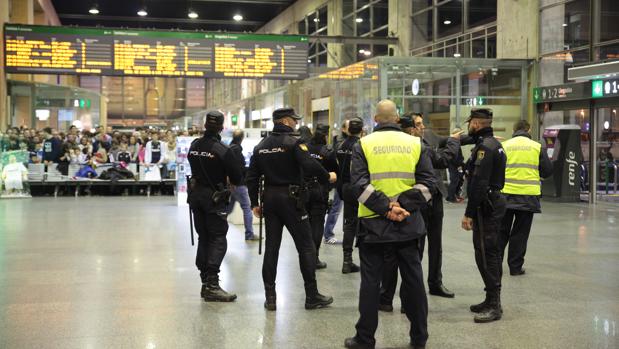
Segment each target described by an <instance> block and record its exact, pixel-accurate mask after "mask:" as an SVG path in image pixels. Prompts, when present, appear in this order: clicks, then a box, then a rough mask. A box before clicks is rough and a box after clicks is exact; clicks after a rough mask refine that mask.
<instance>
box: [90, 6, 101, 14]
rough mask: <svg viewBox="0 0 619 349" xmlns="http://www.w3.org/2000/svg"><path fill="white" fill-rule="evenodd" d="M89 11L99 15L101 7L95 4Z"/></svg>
mask: <svg viewBox="0 0 619 349" xmlns="http://www.w3.org/2000/svg"><path fill="white" fill-rule="evenodd" d="M88 13H90V14H91V15H98V14H99V9H98V8H97V7H96V6H93V7H92V8H91V9H90V10H88Z"/></svg>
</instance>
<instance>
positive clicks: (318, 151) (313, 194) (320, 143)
mask: <svg viewBox="0 0 619 349" xmlns="http://www.w3.org/2000/svg"><path fill="white" fill-rule="evenodd" d="M327 137H329V126H328V125H324V124H318V125H316V130H315V131H314V135H313V136H312V139H311V140H310V141H309V142H308V143H307V148H308V149H309V153H310V156H311V157H313V158H314V159H316V160H318V162H319V163H320V164H321V165H322V167H323V168H324V169H325V170H327V172H334V173H337V172H338V167H337V158H336V157H335V152H334V151H333V149H332V148H329V147H328V146H327ZM305 183H306V186H307V190H308V193H309V200H308V202H307V205H306V208H307V212H308V213H309V221H310V226H311V227H312V238H313V239H314V246H316V269H324V268H326V267H327V263H325V262H323V261H321V260H320V258H319V257H318V256H319V254H320V252H319V250H320V242H321V241H322V236H323V235H324V227H325V215H326V214H327V209H328V206H329V190H330V188H329V185H328V184H326V185H324V184H321V183H320V182H319V181H318V178H316V177H313V176H305Z"/></svg>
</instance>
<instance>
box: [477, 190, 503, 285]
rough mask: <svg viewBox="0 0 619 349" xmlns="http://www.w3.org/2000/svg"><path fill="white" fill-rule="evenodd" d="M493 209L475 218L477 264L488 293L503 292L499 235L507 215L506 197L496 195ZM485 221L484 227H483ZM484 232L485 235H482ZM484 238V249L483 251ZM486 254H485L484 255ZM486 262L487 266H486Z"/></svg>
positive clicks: (483, 211)
mask: <svg viewBox="0 0 619 349" xmlns="http://www.w3.org/2000/svg"><path fill="white" fill-rule="evenodd" d="M492 203H493V209H486V210H484V209H482V210H480V211H481V212H482V217H479V215H478V214H477V215H475V217H472V218H473V246H474V248H475V262H476V263H477V269H479V273H480V274H481V278H482V279H483V280H484V286H485V290H486V292H490V293H497V294H500V292H501V248H500V245H499V234H500V229H501V220H502V219H503V216H504V215H505V197H504V196H503V195H500V194H498V195H496V196H495V198H493V200H492ZM481 221H483V226H481V224H480V223H481ZM482 230H483V233H482ZM482 236H483V244H484V246H483V247H484V248H483V250H484V251H482ZM484 252H485V253H484ZM484 260H485V265H484Z"/></svg>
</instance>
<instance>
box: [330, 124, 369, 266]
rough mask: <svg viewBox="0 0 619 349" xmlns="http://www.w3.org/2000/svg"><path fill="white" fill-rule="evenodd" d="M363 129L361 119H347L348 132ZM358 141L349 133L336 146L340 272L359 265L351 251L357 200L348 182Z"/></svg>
mask: <svg viewBox="0 0 619 349" xmlns="http://www.w3.org/2000/svg"><path fill="white" fill-rule="evenodd" d="M362 129H363V120H361V119H359V118H354V119H351V120H349V121H348V132H349V133H353V134H359V133H361V131H362ZM357 143H359V137H358V136H354V135H349V136H347V137H346V139H344V141H343V142H341V143H340V144H339V145H338V146H337V148H336V156H337V162H338V165H339V172H338V176H337V191H338V195H339V196H340V198H341V199H342V201H343V202H344V224H343V227H342V230H343V231H344V239H343V240H342V248H343V250H344V262H343V264H342V273H344V274H348V273H355V272H358V271H359V266H357V265H356V264H354V263H353V260H352V251H353V244H354V241H355V237H356V236H357V231H358V230H359V220H358V218H357V212H358V210H359V201H357V197H356V196H355V193H354V190H353V188H352V186H351V184H350V164H351V161H352V150H353V148H354V146H355V144H357Z"/></svg>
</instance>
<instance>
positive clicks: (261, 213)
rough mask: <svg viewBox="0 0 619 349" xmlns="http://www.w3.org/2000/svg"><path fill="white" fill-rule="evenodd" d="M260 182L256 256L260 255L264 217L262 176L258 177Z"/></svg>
mask: <svg viewBox="0 0 619 349" xmlns="http://www.w3.org/2000/svg"><path fill="white" fill-rule="evenodd" d="M259 181H260V182H259V183H258V207H260V218H259V222H260V226H259V228H258V240H259V241H258V255H261V254H262V218H263V217H264V212H263V211H262V210H263V207H264V202H263V201H264V198H263V195H264V176H262V177H260V180H259Z"/></svg>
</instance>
